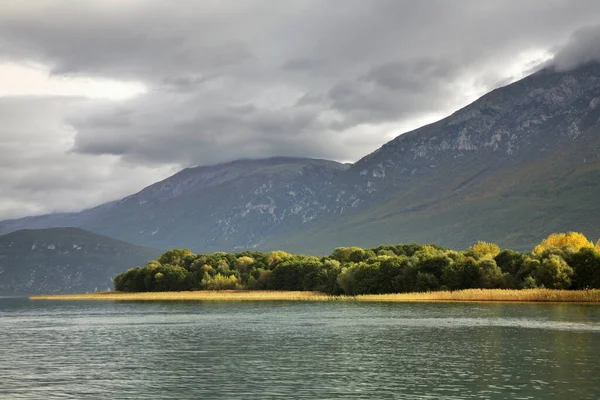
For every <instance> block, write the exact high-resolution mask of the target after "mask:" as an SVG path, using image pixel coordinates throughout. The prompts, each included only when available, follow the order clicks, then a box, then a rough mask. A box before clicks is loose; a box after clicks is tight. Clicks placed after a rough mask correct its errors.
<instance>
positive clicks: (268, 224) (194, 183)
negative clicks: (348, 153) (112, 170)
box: [0, 157, 348, 251]
mask: <svg viewBox="0 0 600 400" xmlns="http://www.w3.org/2000/svg"><path fill="white" fill-rule="evenodd" d="M347 168H348V165H346V164H340V163H337V162H333V161H325V160H314V159H303V158H286V157H277V158H270V159H264V160H238V161H234V162H230V163H226V164H220V165H216V166H203V167H196V168H188V169H185V170H183V171H181V172H179V173H177V174H175V175H173V176H172V177H170V178H168V179H166V180H164V181H162V182H158V183H156V184H154V185H151V186H149V187H147V188H145V189H144V190H142V191H140V192H139V193H136V194H134V195H131V196H128V197H126V198H124V199H122V200H120V201H117V202H113V203H108V204H104V205H102V206H100V207H96V208H93V209H90V210H85V211H83V212H81V213H72V214H55V215H47V216H41V217H31V218H25V219H20V220H13V221H4V222H2V223H0V232H7V231H11V230H13V229H22V228H46V227H52V226H77V227H82V228H85V229H88V230H91V231H93V232H97V233H100V234H103V235H107V236H111V237H115V238H119V239H121V240H126V241H129V242H132V243H139V244H143V245H147V246H155V247H160V248H171V247H189V248H192V249H195V250H198V251H216V250H222V249H227V250H231V249H242V248H254V247H258V246H260V245H261V244H262V243H263V241H264V240H265V238H266V237H269V236H274V235H277V234H279V233H280V232H284V231H286V230H288V229H296V228H297V227H301V226H303V225H304V224H306V223H308V222H309V221H311V220H313V219H314V218H315V217H316V216H317V215H319V214H320V213H322V212H326V211H327V210H324V209H321V207H324V205H317V204H315V203H314V201H315V196H316V194H317V193H321V192H323V191H324V190H325V189H326V188H327V187H328V186H329V185H333V184H334V182H335V179H336V177H337V176H338V175H339V173H341V172H343V171H344V170H346V169H347Z"/></svg>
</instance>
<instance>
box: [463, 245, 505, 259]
mask: <svg viewBox="0 0 600 400" xmlns="http://www.w3.org/2000/svg"><path fill="white" fill-rule="evenodd" d="M499 253H500V247H499V246H498V245H497V244H494V243H488V242H482V241H479V242H477V243H475V244H474V245H473V246H471V247H469V249H468V250H467V254H468V255H472V256H475V257H476V258H484V257H486V256H487V257H489V258H494V257H496V256H497V255H498V254H499Z"/></svg>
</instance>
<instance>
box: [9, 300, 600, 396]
mask: <svg viewBox="0 0 600 400" xmlns="http://www.w3.org/2000/svg"><path fill="white" fill-rule="evenodd" d="M0 343H1V345H0V398H1V399H11V400H12V399H107V398H111V399H270V398H281V399H489V398H492V399H496V398H497V399H503V398H510V399H552V398H556V399H598V398H600V306H596V305H573V304H570V305H569V304H558V305H556V304H555V305H549V304H473V303H471V304H464V303H463V304H450V303H424V304H410V303H404V304H402V303H397V304H384V303H381V304H375V303H335V302H329V303H328V302H325V303H293V302H276V303H259V302H256V303H241V302H240V303H202V302H176V303H172V302H165V303H153V302H143V303H140V302H121V303H117V302H45V301H36V302H31V301H29V300H27V299H6V298H5V299H0Z"/></svg>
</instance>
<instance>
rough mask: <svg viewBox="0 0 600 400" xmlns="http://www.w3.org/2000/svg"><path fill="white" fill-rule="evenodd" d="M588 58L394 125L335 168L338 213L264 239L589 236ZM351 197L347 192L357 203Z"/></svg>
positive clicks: (597, 227)
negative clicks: (393, 132)
mask: <svg viewBox="0 0 600 400" xmlns="http://www.w3.org/2000/svg"><path fill="white" fill-rule="evenodd" d="M599 177H600V65H599V64H590V65H586V66H584V67H581V68H578V69H577V70H573V71H567V72H556V71H553V70H551V69H547V70H542V71H540V72H538V73H536V74H533V75H531V76H529V77H527V78H525V79H523V80H521V81H518V82H515V83H513V84H511V85H509V86H506V87H503V88H500V89H497V90H494V91H493V92H491V93H489V94H487V95H485V96H483V97H482V98H480V99H479V100H477V101H476V102H474V103H473V104H471V105H469V106H467V107H465V108H463V109H461V110H459V111H457V112H456V113H454V114H453V115H451V116H449V117H447V118H445V119H443V120H441V121H439V122H436V123H433V124H430V125H428V126H424V127H422V128H420V129H417V130H415V131H412V132H409V133H406V134H404V135H401V136H399V137H397V138H396V139H394V140H392V141H391V142H389V143H387V144H386V145H384V146H383V147H382V148H380V149H379V150H377V151H376V152H374V153H372V154H370V155H368V156H366V157H364V158H363V159H361V160H359V161H358V162H357V163H355V164H354V165H353V166H352V167H351V168H349V169H348V170H347V171H345V173H344V175H343V177H342V178H341V180H340V181H339V186H338V187H337V188H336V190H337V191H338V192H343V193H344V195H343V196H342V198H341V200H340V203H341V204H344V205H346V206H347V207H348V209H347V211H346V213H345V215H344V218H329V217H327V216H324V217H323V218H322V219H320V220H319V221H320V222H321V223H320V224H319V225H318V226H313V227H311V228H309V230H308V231H307V232H306V233H304V232H303V233H301V234H299V235H293V236H290V237H287V238H275V240H274V242H272V243H270V245H271V246H275V247H279V246H284V247H287V246H299V247H300V248H317V246H320V244H321V243H323V242H324V241H326V240H328V238H330V237H335V240H336V242H337V244H351V243H360V244H361V245H365V246H367V245H375V244H377V243H381V242H397V241H403V242H410V241H418V242H437V243H440V244H444V245H447V246H452V247H458V248H464V247H465V246H468V245H469V244H471V243H473V242H474V241H475V240H479V239H482V240H491V241H495V242H498V243H500V244H502V245H504V246H507V247H509V246H510V247H512V248H517V249H523V250H524V249H530V248H531V246H532V245H533V244H534V243H536V242H538V241H539V240H540V239H541V238H542V237H544V236H546V235H547V234H548V233H550V232H553V231H561V230H579V231H583V232H584V233H586V234H587V235H589V236H591V237H593V238H597V237H600V221H599V220H597V219H596V218H595V217H594V216H595V215H596V214H597V212H598V211H600V202H599V201H597V199H598V198H600V180H598V178H599ZM357 199H358V201H357Z"/></svg>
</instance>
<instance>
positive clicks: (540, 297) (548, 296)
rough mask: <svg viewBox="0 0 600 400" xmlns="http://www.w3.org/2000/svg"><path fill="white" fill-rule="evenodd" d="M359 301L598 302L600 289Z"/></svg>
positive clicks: (488, 291)
mask: <svg viewBox="0 0 600 400" xmlns="http://www.w3.org/2000/svg"><path fill="white" fill-rule="evenodd" d="M356 300H358V301H379V302H426V301H448V302H468V301H471V302H484V301H489V302H558V303H565V302H570V303H599V302H600V290H598V289H595V290H555V289H522V290H511V289H465V290H457V291H452V292H450V291H444V292H425V293H393V294H374V295H360V296H356Z"/></svg>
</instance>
